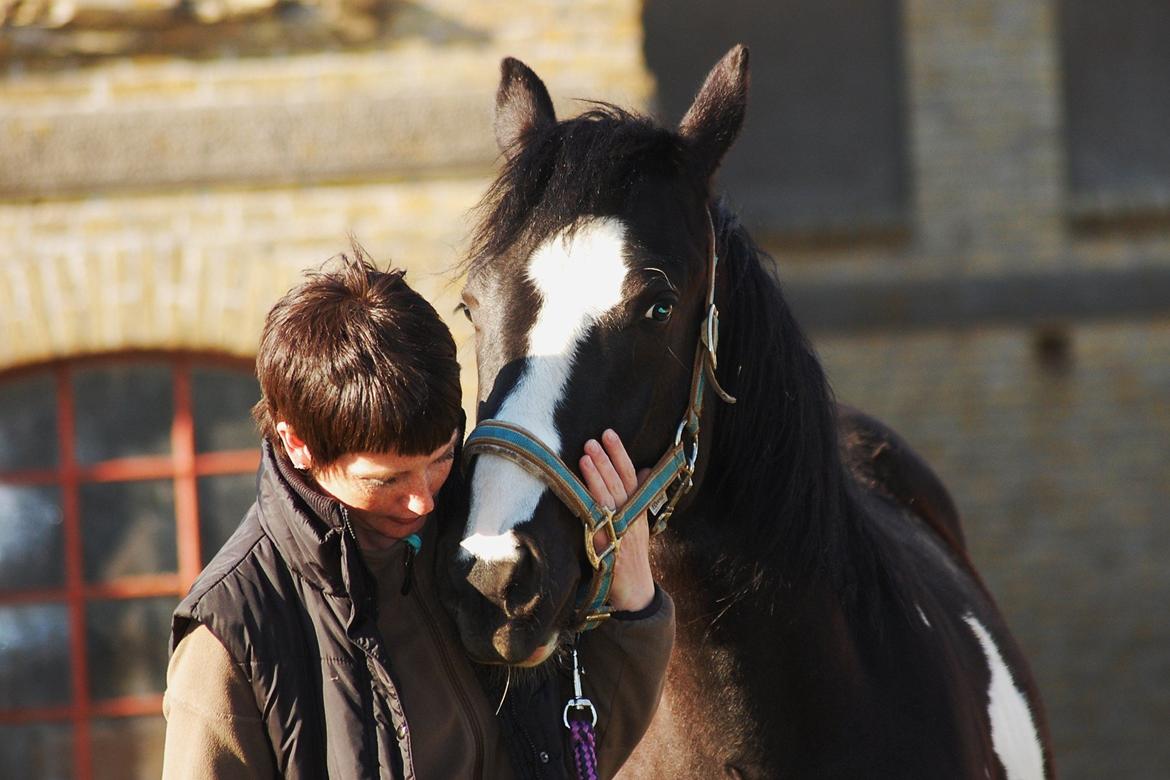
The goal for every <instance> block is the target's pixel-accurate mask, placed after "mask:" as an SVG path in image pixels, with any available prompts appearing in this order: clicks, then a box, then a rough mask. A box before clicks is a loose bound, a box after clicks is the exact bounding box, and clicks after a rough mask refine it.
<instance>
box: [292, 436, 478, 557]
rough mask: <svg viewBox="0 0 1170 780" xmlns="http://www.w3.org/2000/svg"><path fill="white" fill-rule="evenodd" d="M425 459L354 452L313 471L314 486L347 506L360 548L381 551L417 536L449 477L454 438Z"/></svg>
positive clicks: (414, 456)
mask: <svg viewBox="0 0 1170 780" xmlns="http://www.w3.org/2000/svg"><path fill="white" fill-rule="evenodd" d="M456 436H458V431H455V432H454V433H452V434H451V438H450V439H449V440H448V441H447V443H446V444H443V445H442V446H440V447H439V448H438V449H436V450H435V451H434V452H431V453H428V454H426V455H399V454H398V453H396V452H393V451H391V452H384V453H375V452H356V453H349V454H347V455H343V456H342V457H341V458H339V459H338V460H337V461H336V462H334V463H332V464H330V465H329V466H328V467H326V468H322V469H313V470H312V473H313V477H314V478H315V479H316V481H317V484H318V485H319V486H320V487H321V488H322V489H323V490H324V491H325V492H326V493H328V494H329V495H331V496H333V497H334V498H336V499H337V500H338V501H340V502H341V503H343V504H345V506H346V507H348V508H349V516H350V520H351V522H352V523H353V524H354V531H355V532H356V533H357V534H358V538H359V540H360V541H361V542H362V544H363V546H367V547H375V548H377V547H387V546H389V545H391V544H393V543H394V542H396V541H398V540H399V539H402V538H405V537H407V536H410V535H411V534H413V533H417V532H418V531H420V530H421V529H422V527H423V526H424V525H425V524H426V519H427V515H429V514H430V512H431V510H432V509H434V508H435V495H436V494H437V493H438V492H439V489H440V488H441V487H443V483H444V482H446V481H447V477H448V476H449V475H450V474H451V466H452V465H453V463H454V459H455V437H456Z"/></svg>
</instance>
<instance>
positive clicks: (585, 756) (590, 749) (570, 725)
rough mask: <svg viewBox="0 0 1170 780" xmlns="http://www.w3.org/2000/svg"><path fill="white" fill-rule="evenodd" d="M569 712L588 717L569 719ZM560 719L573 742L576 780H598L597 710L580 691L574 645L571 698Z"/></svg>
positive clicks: (578, 666)
mask: <svg viewBox="0 0 1170 780" xmlns="http://www.w3.org/2000/svg"><path fill="white" fill-rule="evenodd" d="M570 712H574V713H575V714H576V715H578V716H579V715H583V714H586V713H588V716H589V719H588V720H586V719H585V718H581V717H574V718H572V719H570V718H569V713H570ZM561 719H562V720H563V721H564V723H565V728H567V729H568V730H569V737H570V739H569V741H570V742H571V743H572V744H573V766H574V767H576V769H577V780H598V778H599V775H598V773H597V737H596V735H594V733H593V727H594V726H596V725H597V710H596V709H595V708H594V707H593V702H591V701H589V699H587V698H585V695H584V694H583V693H582V691H581V664H580V662H579V661H578V660H577V647H576V645H574V646H573V698H571V699H569V701H568V702H567V703H566V704H565V713H564V715H562V716H561Z"/></svg>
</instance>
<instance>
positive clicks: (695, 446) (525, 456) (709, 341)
mask: <svg viewBox="0 0 1170 780" xmlns="http://www.w3.org/2000/svg"><path fill="white" fill-rule="evenodd" d="M707 227H708V234H709V236H710V247H711V251H710V255H709V257H710V263H709V269H708V284H707V301H706V303H707V308H706V311H707V314H706V316H705V317H704V318H703V322H702V324H701V325H700V329H699V340H698V344H697V346H696V347H695V361H694V366H693V368H692V371H691V393H690V397H689V399H688V402H687V408H686V411H685V412H684V414H683V417H682V420H681V421H680V422H679V425H678V431H677V432H676V433H675V437H674V444H673V445H671V446H670V448H669V449H667V451H666V452H665V454H663V456H662V457H661V458H660V459H659V460H658V463H657V464H655V466H654V468H653V469H651V471H650V474H649V476H648V477H647V478H646V480H645V481H644V482H643V483H642V484H641V485H639V486H638V488H637V490H635V491H634V494H633V495H632V496H630V497H629V499H627V501H626V503H625V504H623V505H622V506H621V507H619V508H618V509H617V510H610V509H609V508H607V507H604V506H602V505H601V504H599V503H597V502H596V501H594V500H593V497H592V496H591V495H589V490H588V488H586V487H585V485H584V484H583V483H582V482H581V480H580V479H579V478H578V477H577V475H576V474H574V473H573V471H572V470H571V469H570V468H569V467H568V466H566V465H565V463H564V461H562V460H561V458H560V456H559V455H557V453H555V452H553V451H552V449H550V448H549V447H548V446H547V445H545V444H544V442H542V441H541V440H540V439H538V438H537V437H536V436H534V435H533V434H531V433H530V432H528V431H526V430H524V429H523V428H522V427H520V426H519V425H516V424H514V423H511V422H508V421H506V420H483V421H482V422H480V423H479V424H478V425H476V426H475V430H473V431H472V432H471V434H470V435H469V436H468V437H467V441H466V442H465V443H464V445H463V460H464V463H465V465H470V462H471V459H472V458H473V457H475V456H478V455H482V454H485V453H486V454H490V455H498V456H500V457H502V458H505V459H507V460H509V461H511V462H512V463H515V464H516V465H518V466H520V467H521V468H522V469H524V470H525V471H527V472H528V473H530V474H532V475H533V476H534V477H536V478H537V479H539V480H541V481H542V482H544V483H545V484H546V485H548V487H549V489H550V490H552V492H553V494H554V495H556V496H557V498H559V499H560V500H561V502H562V503H564V504H565V505H566V506H567V507H568V508H569V510H570V511H571V512H572V513H573V514H574V515H576V516H577V517H578V518H579V519H580V520H581V522H582V524H583V525H584V531H585V557H586V558H587V559H588V560H589V564H590V565H591V566H592V567H593V569H594V574H593V577H591V578H590V579H589V580H587V581H583V582H582V583H581V586H580V588H579V589H578V592H577V615H576V618H575V620H576V622H577V630H578V631H587V630H589V629H591V628H595V627H596V626H597V625H598V624H600V623H601V621H603V620H604V619H605V618H607V617H609V615H610V612H611V611H612V609H611V608H610V607H609V606H608V605H607V604H606V602H607V600H608V599H609V589H610V586H611V585H612V584H613V567H614V560H615V557H616V556H615V554H616V553H617V550H618V548H619V547H620V546H621V541H622V537H623V536H625V534H626V531H627V530H628V529H629V527H630V524H631V523H633V522H634V520H635V519H637V517H638V516H639V515H641V514H642V513H643V512H648V513H649V518H648V519H649V521H650V523H651V532H652V533H654V534H658V533H661V532H662V531H664V530H665V529H666V524H667V522H668V521H669V520H670V516H671V515H672V514H673V513H674V509H675V507H676V506H677V505H678V502H679V500H680V499H681V498H682V497H683V496H684V495H686V493H687V492H688V491H689V490H690V489H691V487H692V480H691V478H692V475H693V474H694V471H695V460H696V459H697V458H698V456H699V417H700V415H701V414H702V411H703V396H704V393H705V390H706V386H707V384H708V383H709V384H710V385H711V389H712V390H713V391H714V392H715V394H716V395H717V396H718V397H719V398H720V399H721V400H722V401H724V402H725V403H729V404H733V403H735V398H733V397H732V396H731V395H729V394H728V393H727V392H726V391H725V390H724V389H723V388H722V387H720V385H719V381H718V380H717V379H716V378H715V368H716V365H717V358H716V350H717V349H718V348H719V309H718V308H717V307H716V306H715V269H716V266H717V265H718V263H719V256H718V254H716V251H715V228H714V225H713V224H712V222H711V214H710V212H708V213H707ZM599 531H604V532H605V538H606V541H605V545H604V547H603V548H602V549H601V550H598V549H597V545H596V544H595V541H594V537H595V536H596V535H597V533H598V532H599Z"/></svg>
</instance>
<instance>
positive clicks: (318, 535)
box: [256, 438, 361, 595]
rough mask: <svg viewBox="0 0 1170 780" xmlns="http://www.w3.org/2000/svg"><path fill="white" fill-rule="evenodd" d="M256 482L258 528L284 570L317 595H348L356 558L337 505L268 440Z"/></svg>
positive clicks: (355, 550)
mask: <svg viewBox="0 0 1170 780" xmlns="http://www.w3.org/2000/svg"><path fill="white" fill-rule="evenodd" d="M256 480H257V485H256V496H257V504H258V506H259V509H260V524H261V526H262V527H263V528H264V531H265V533H266V534H268V536H269V538H271V539H272V541H273V543H274V544H275V545H276V549H277V551H279V553H280V555H281V557H282V558H284V560H285V563H287V564H288V566H289V568H290V569H292V570H293V571H294V572H296V574H298V575H299V576H301V577H302V578H304V579H305V580H306V581H308V583H309V584H310V585H312V586H314V587H316V588H318V589H319V590H323V591H326V592H327V593H331V594H340V595H344V594H349V595H352V594H350V591H351V589H352V585H353V584H354V582H353V581H354V579H355V577H354V567H355V566H357V567H359V568H360V563H359V561H360V558H361V556H360V554H359V552H358V546H357V539H356V538H355V537H354V535H353V532H352V530H350V529H349V524H348V520H347V518H346V516H345V510H344V508H343V507H342V506H341V503H340V502H338V501H337V500H336V499H334V498H332V497H330V496H327V495H325V494H324V493H322V492H321V491H320V490H319V489H317V488H316V487H315V486H313V485H311V484H310V483H309V482H308V481H307V480H306V479H305V477H304V476H303V475H302V474H301V472H299V471H298V470H297V469H296V468H294V467H293V465H292V463H290V462H289V460H288V458H286V457H285V456H284V454H283V453H282V452H279V450H278V449H277V448H276V447H274V446H273V444H272V442H271V441H269V440H268V439H267V438H265V439H264V442H263V445H262V456H261V460H260V471H259V474H258V475H257V478H256Z"/></svg>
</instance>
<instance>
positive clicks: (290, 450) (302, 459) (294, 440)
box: [276, 420, 313, 470]
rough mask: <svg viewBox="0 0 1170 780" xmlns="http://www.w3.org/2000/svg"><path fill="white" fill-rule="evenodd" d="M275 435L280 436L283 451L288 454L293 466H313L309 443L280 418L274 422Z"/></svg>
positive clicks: (307, 467)
mask: <svg viewBox="0 0 1170 780" xmlns="http://www.w3.org/2000/svg"><path fill="white" fill-rule="evenodd" d="M276 435H277V436H279V437H280V443H281V444H283V445H284V452H285V454H286V455H288V459H289V461H291V462H292V464H293V466H295V467H296V468H298V469H302V470H304V469H310V468H312V467H313V454H312V453H311V452H309V445H307V444H305V442H304V440H303V439H302V438H301V437H300V436H297V432H296V429H295V428H293V427H292V426H291V425H289V424H288V423H287V422H285V421H284V420H281V421H280V422H278V423H277V424H276Z"/></svg>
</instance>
